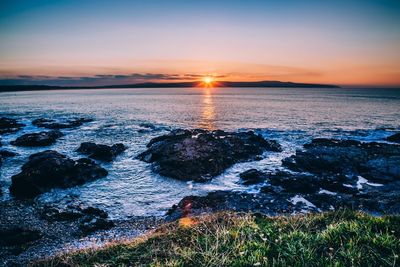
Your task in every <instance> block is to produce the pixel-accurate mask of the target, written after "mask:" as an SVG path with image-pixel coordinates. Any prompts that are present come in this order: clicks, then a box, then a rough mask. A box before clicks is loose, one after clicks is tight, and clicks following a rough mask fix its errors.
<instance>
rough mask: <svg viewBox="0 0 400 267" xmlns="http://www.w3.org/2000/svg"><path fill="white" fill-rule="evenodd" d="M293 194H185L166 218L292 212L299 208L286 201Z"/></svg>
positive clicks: (222, 192)
mask: <svg viewBox="0 0 400 267" xmlns="http://www.w3.org/2000/svg"><path fill="white" fill-rule="evenodd" d="M293 196H294V195H293V194H287V193H280V194H277V193H268V194H264V193H261V194H250V193H245V192H237V191H233V192H232V191H215V192H210V193H208V194H207V195H206V196H187V197H184V198H183V199H182V200H181V201H180V202H179V203H178V204H177V205H174V206H172V207H171V209H169V210H168V212H167V214H166V220H167V221H172V220H176V219H179V218H182V217H186V216H192V215H200V214H203V213H210V212H217V211H226V210H228V211H235V212H249V211H251V212H259V213H262V214H268V215H277V214H285V213H292V212H294V211H295V210H300V209H299V208H300V206H299V207H296V206H295V205H293V204H292V203H291V202H290V201H288V200H289V199H290V198H291V197H293Z"/></svg>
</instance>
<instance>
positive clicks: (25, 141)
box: [11, 130, 63, 147]
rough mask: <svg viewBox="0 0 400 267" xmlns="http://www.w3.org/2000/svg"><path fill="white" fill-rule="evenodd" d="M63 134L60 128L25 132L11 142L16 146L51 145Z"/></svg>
mask: <svg viewBox="0 0 400 267" xmlns="http://www.w3.org/2000/svg"><path fill="white" fill-rule="evenodd" d="M61 136H63V134H62V133H61V132H60V131H58V130H53V131H49V132H40V133H30V134H24V135H22V136H20V137H18V138H17V139H16V140H15V141H12V142H11V144H12V145H15V146H25V147H36V146H49V145H52V144H54V143H55V142H56V140H57V139H58V138H60V137H61Z"/></svg>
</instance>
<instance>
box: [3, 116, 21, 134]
mask: <svg viewBox="0 0 400 267" xmlns="http://www.w3.org/2000/svg"><path fill="white" fill-rule="evenodd" d="M24 126H25V124H22V123H19V122H18V121H17V120H16V119H12V118H6V117H1V118H0V134H7V133H15V132H18V131H19V130H21V128H22V127H24Z"/></svg>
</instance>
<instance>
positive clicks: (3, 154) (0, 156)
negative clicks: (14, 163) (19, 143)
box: [0, 150, 17, 167]
mask: <svg viewBox="0 0 400 267" xmlns="http://www.w3.org/2000/svg"><path fill="white" fill-rule="evenodd" d="M16 155H17V154H16V153H14V152H11V151H7V150H0V167H1V165H3V161H4V159H6V158H11V157H15V156H16Z"/></svg>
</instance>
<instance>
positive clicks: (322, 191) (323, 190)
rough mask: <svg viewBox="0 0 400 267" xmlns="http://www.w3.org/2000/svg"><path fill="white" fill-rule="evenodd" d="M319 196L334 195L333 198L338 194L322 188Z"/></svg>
mask: <svg viewBox="0 0 400 267" xmlns="http://www.w3.org/2000/svg"><path fill="white" fill-rule="evenodd" d="M318 194H326V195H332V196H336V195H337V193H335V192H331V191H328V190H325V189H322V188H320V189H319V192H318Z"/></svg>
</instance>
